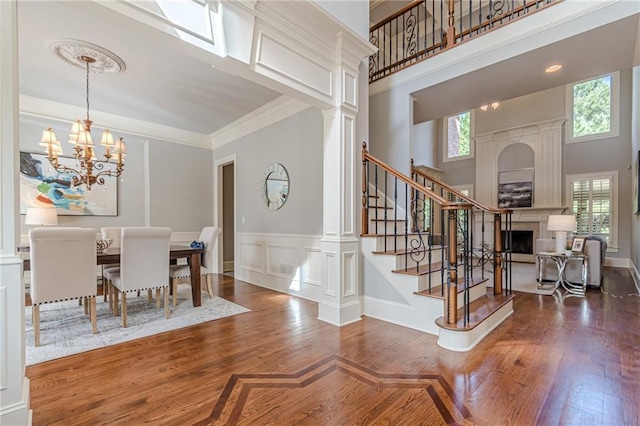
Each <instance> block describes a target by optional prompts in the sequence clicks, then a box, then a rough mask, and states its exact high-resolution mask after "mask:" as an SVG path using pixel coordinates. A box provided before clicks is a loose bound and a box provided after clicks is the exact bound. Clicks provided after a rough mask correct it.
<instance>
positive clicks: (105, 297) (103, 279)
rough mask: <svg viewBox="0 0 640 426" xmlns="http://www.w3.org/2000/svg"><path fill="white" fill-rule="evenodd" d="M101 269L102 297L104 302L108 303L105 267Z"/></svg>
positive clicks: (102, 266)
mask: <svg viewBox="0 0 640 426" xmlns="http://www.w3.org/2000/svg"><path fill="white" fill-rule="evenodd" d="M100 269H101V271H102V296H103V297H104V301H105V302H106V301H107V290H106V282H107V280H106V278H105V277H104V265H100Z"/></svg>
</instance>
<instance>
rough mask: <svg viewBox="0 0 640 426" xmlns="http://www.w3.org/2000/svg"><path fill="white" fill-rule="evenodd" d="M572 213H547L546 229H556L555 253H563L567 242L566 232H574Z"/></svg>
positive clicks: (574, 221) (574, 222)
mask: <svg viewBox="0 0 640 426" xmlns="http://www.w3.org/2000/svg"><path fill="white" fill-rule="evenodd" d="M575 230H576V217H575V216H574V215H553V214H552V215H549V222H548V223H547V231H556V253H564V250H565V246H566V244H567V232H575Z"/></svg>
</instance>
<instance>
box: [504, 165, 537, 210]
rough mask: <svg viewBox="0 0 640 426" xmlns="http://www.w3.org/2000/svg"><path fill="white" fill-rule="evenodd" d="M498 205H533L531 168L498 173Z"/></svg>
mask: <svg viewBox="0 0 640 426" xmlns="http://www.w3.org/2000/svg"><path fill="white" fill-rule="evenodd" d="M498 207H499V208H519V207H533V168H528V169H520V170H508V171H504V172H500V173H498Z"/></svg>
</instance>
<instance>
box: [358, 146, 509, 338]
mask: <svg viewBox="0 0 640 426" xmlns="http://www.w3.org/2000/svg"><path fill="white" fill-rule="evenodd" d="M362 161H363V167H362V173H363V176H362V182H363V185H362V228H363V229H362V233H361V237H362V238H361V250H362V254H363V256H364V258H365V259H366V260H367V261H368V262H369V263H370V264H371V265H372V266H373V267H374V268H375V269H376V271H378V272H379V273H380V275H381V276H382V277H383V278H384V279H385V280H386V281H387V282H388V283H389V285H391V286H392V287H393V288H394V289H395V290H396V291H397V292H398V294H400V296H401V297H402V298H403V299H404V300H405V301H406V303H407V305H408V307H409V308H408V309H404V310H403V317H404V318H403V319H402V321H401V322H402V323H403V324H405V325H408V326H410V327H413V328H417V329H419V330H423V331H425V332H427V333H431V334H436V335H438V344H439V345H440V346H441V347H443V348H446V349H449V350H453V351H467V350H470V349H472V348H473V347H474V346H475V345H476V344H477V343H478V342H479V341H480V340H481V339H482V338H483V337H484V336H486V335H487V334H488V333H489V332H490V331H491V330H493V329H494V328H495V327H497V326H498V325H499V324H500V323H501V322H502V321H504V319H506V318H507V317H508V316H509V315H511V313H513V302H512V300H513V295H512V293H511V274H510V270H511V253H510V241H511V238H510V236H511V233H510V232H511V229H510V228H511V210H508V209H492V208H488V207H485V206H482V205H481V204H479V203H478V202H477V201H475V200H473V199H471V198H469V197H467V196H465V195H464V194H462V193H460V192H459V191H457V190H455V189H454V188H451V187H449V186H448V185H446V184H444V183H443V182H440V181H438V180H436V179H434V178H432V177H430V176H428V175H426V174H424V173H422V172H421V171H419V170H418V169H417V168H415V167H413V164H412V165H411V172H412V173H411V177H408V176H405V175H403V174H402V173H400V172H398V171H397V170H395V169H393V168H391V167H390V166H388V165H387V164H385V163H384V162H382V161H381V160H379V159H377V158H375V157H373V156H372V155H370V154H369V153H368V152H367V149H366V144H364V143H363V150H362ZM489 228H492V232H491V233H486V232H485V229H489ZM496 236H497V237H496ZM488 250H490V252H488ZM486 259H492V260H493V262H492V264H490V265H487V264H484V262H481V261H483V260H484V261H486ZM487 269H489V270H490V272H488V271H487Z"/></svg>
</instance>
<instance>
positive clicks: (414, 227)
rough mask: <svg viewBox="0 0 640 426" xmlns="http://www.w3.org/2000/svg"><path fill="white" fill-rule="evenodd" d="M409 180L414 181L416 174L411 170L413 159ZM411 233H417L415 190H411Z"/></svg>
mask: <svg viewBox="0 0 640 426" xmlns="http://www.w3.org/2000/svg"><path fill="white" fill-rule="evenodd" d="M411 180H412V181H414V182H415V181H416V173H415V172H414V170H413V158H412V159H411ZM411 222H412V223H411V232H417V231H418V200H416V190H415V189H414V188H413V187H412V188H411Z"/></svg>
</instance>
